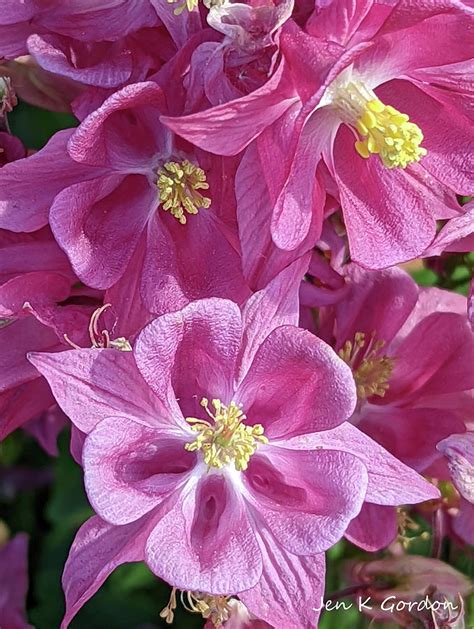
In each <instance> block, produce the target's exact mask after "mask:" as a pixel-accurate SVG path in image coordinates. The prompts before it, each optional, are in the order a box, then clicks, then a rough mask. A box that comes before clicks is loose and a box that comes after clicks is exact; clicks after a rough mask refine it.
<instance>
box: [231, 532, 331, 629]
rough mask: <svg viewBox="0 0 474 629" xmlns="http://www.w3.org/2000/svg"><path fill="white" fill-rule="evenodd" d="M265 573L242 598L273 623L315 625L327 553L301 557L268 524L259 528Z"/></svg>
mask: <svg viewBox="0 0 474 629" xmlns="http://www.w3.org/2000/svg"><path fill="white" fill-rule="evenodd" d="M258 539H259V545H260V552H261V553H262V556H263V572H262V576H261V578H260V580H259V582H258V583H257V585H255V586H254V587H253V588H251V589H250V590H247V591H246V592H240V594H239V598H240V600H241V601H242V602H243V603H244V604H245V605H246V606H247V607H248V608H249V610H250V611H251V612H253V613H254V614H255V616H257V617H258V618H262V619H263V620H265V621H267V622H268V623H270V625H271V626H272V627H280V628H282V629H283V627H284V628H285V629H302V628H304V629H311V628H313V627H315V626H316V625H317V622H318V618H319V613H320V612H319V611H318V609H319V608H320V607H321V601H322V599H323V597H324V576H325V560H324V554H319V555H314V556H308V557H301V556H299V557H298V556H296V555H292V554H291V553H288V552H287V551H285V550H284V549H283V548H282V547H281V546H280V545H279V544H278V543H277V542H276V540H275V539H274V538H273V536H272V535H271V533H270V532H269V531H268V530H267V529H266V528H264V527H262V528H260V529H259V531H258Z"/></svg>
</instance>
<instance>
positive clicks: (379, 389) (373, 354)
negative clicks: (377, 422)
mask: <svg viewBox="0 0 474 629" xmlns="http://www.w3.org/2000/svg"><path fill="white" fill-rule="evenodd" d="M384 345H385V341H382V340H379V341H375V332H373V333H372V335H371V336H370V338H369V339H368V340H367V338H366V336H365V334H364V333H363V332H357V333H356V335H355V337H354V341H346V342H345V343H344V346H343V347H342V349H340V350H339V356H340V357H341V358H342V360H343V361H344V362H345V363H347V364H348V365H349V367H350V368H351V369H352V373H353V375H354V380H355V383H356V386H357V396H358V398H359V399H361V400H365V399H366V398H368V397H370V396H371V395H378V396H379V397H384V395H385V393H386V391H387V389H388V387H389V384H388V379H389V378H390V375H391V373H392V371H393V368H394V366H395V359H394V358H390V357H389V356H386V355H381V354H380V350H381V349H382V347H383V346H384Z"/></svg>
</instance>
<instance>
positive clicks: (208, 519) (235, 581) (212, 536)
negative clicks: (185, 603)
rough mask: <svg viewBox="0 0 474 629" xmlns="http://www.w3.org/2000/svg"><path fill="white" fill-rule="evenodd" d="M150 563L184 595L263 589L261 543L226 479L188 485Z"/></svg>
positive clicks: (157, 532)
mask: <svg viewBox="0 0 474 629" xmlns="http://www.w3.org/2000/svg"><path fill="white" fill-rule="evenodd" d="M163 549H166V552H164V550H163ZM146 562H147V564H148V566H149V567H150V569H151V570H152V571H153V572H154V573H155V574H156V575H157V576H159V577H160V578H162V579H164V580H165V581H167V582H168V583H172V584H173V585H175V586H176V587H178V588H180V589H182V590H197V591H200V592H209V593H211V594H231V593H237V592H241V591H243V590H247V589H248V588H250V587H252V586H253V585H255V584H256V583H257V581H258V579H259V578H260V575H261V572H262V557H261V554H260V551H259V549H258V544H257V540H256V538H255V534H254V532H253V530H252V527H251V525H250V522H249V519H248V515H247V510H246V507H245V505H244V503H243V501H242V498H241V497H240V495H239V494H238V493H237V491H236V490H235V489H234V487H233V486H232V484H231V483H230V482H229V481H228V480H227V479H226V477H225V476H223V475H216V474H213V475H209V476H204V477H203V478H202V480H200V481H199V482H198V481H196V480H193V481H190V482H189V483H188V485H187V486H186V487H185V489H184V490H183V491H182V492H181V495H180V496H177V497H176V499H175V500H174V501H173V504H172V506H171V508H170V509H169V510H168V512H167V513H165V514H164V515H163V517H162V518H161V519H160V521H159V522H158V523H157V525H156V526H155V528H154V529H153V531H152V533H151V535H150V537H149V538H148V541H147V545H146Z"/></svg>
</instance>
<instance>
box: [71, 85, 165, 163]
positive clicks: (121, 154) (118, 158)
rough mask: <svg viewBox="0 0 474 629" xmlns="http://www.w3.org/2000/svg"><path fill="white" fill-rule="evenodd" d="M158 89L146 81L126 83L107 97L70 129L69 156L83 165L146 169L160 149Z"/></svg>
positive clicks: (159, 91) (163, 146)
mask: <svg viewBox="0 0 474 629" xmlns="http://www.w3.org/2000/svg"><path fill="white" fill-rule="evenodd" d="M160 107H163V94H162V91H161V89H160V88H159V87H158V85H156V83H152V82H151V81H146V82H143V83H135V84H133V85H127V86H126V87H124V88H122V89H121V90H119V91H118V92H115V93H114V94H113V95H112V96H110V97H109V98H108V99H107V100H106V101H105V102H104V103H103V105H101V106H100V107H99V108H98V109H96V110H95V111H93V113H91V114H90V115H89V116H88V117H87V118H86V119H85V120H84V121H83V122H82V123H81V125H80V126H79V127H78V128H77V129H76V130H75V131H74V133H73V135H72V136H71V139H70V141H69V144H68V151H69V154H70V156H71V157H72V159H74V160H75V161H76V162H80V163H83V164H91V165H94V166H102V165H103V166H107V167H113V168H114V169H116V170H120V171H121V172H122V173H123V172H127V171H132V172H137V171H138V170H139V169H148V168H149V167H150V166H151V161H152V159H153V157H154V156H155V155H156V154H157V153H159V152H160V150H164V151H165V152H166V148H167V147H166V146H165V145H164V138H165V132H164V130H163V128H162V126H161V125H160V123H159V115H160Z"/></svg>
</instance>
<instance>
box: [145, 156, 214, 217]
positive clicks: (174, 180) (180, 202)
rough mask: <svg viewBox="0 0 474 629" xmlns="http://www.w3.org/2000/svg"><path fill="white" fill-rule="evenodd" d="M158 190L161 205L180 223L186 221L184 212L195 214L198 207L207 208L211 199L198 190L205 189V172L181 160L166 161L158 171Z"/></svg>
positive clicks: (207, 186) (206, 186)
mask: <svg viewBox="0 0 474 629" xmlns="http://www.w3.org/2000/svg"><path fill="white" fill-rule="evenodd" d="M156 185H157V186H158V190H159V192H160V203H161V207H162V208H163V209H164V210H166V211H168V210H169V211H170V212H171V214H172V215H173V216H174V217H175V218H176V219H178V221H179V222H180V223H181V225H184V224H185V223H186V214H185V212H187V213H188V214H197V213H198V210H199V209H200V208H208V207H209V206H210V205H211V199H209V198H208V197H204V196H203V195H202V194H201V193H200V192H198V190H207V189H208V188H209V184H208V183H207V182H206V173H205V172H204V171H203V169H202V168H198V167H197V166H195V165H194V164H191V162H189V161H188V160H187V159H185V160H183V161H182V162H166V163H165V164H163V167H162V168H160V170H159V171H158V181H157V183H156Z"/></svg>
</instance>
